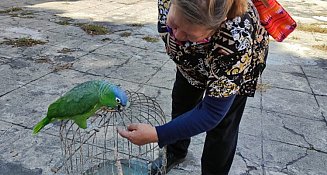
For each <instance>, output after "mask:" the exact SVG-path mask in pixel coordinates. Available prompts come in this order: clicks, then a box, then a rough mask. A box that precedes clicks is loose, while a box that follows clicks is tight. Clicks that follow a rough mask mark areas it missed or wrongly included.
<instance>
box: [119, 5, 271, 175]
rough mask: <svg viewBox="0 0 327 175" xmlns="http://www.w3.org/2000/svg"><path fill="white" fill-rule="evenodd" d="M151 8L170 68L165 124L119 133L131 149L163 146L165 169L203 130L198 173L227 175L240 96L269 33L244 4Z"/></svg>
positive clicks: (257, 69)
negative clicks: (169, 114) (171, 82)
mask: <svg viewBox="0 0 327 175" xmlns="http://www.w3.org/2000/svg"><path fill="white" fill-rule="evenodd" d="M158 7H159V22H158V30H159V33H160V34H161V36H162V38H163V40H164V42H165V44H166V50H167V54H168V55H169V56H170V58H171V59H172V60H173V61H174V62H175V63H176V66H177V73H176V80H175V83H174V87H173V91H172V120H171V121H170V122H168V123H166V124H164V125H162V126H156V127H152V126H150V125H147V124H131V125H130V126H128V129H127V130H120V131H119V132H120V134H121V135H122V136H123V137H125V138H127V139H129V140H130V141H131V142H132V143H134V144H137V145H143V144H146V143H150V142H158V144H159V146H160V147H163V146H165V145H167V170H168V171H169V170H170V169H171V168H173V167H174V166H175V165H177V164H178V163H180V162H182V161H183V160H184V158H185V156H186V154H187V148H188V146H189V144H190V137H192V136H194V135H197V134H199V133H202V132H207V135H206V140H205V144H204V149H203V154H202V158H201V169H202V174H205V175H207V174H215V175H216V174H228V172H229V169H230V167H231V164H232V161H233V158H234V154H235V150H236V144H237V138H238V128H239V123H240V120H241V117H242V114H243V110H244V107H245V104H246V99H247V97H248V96H254V93H255V89H256V84H257V80H258V77H259V75H260V74H261V72H262V71H263V69H264V67H265V60H266V57H267V53H268V34H267V32H266V30H265V29H264V28H263V27H262V26H261V24H260V21H259V15H258V14H257V11H256V9H255V7H254V5H253V4H252V2H250V1H247V0H173V1H171V2H170V1H169V0H159V1H158ZM160 163H161V160H160V158H159V159H158V160H156V161H155V162H154V163H153V165H155V166H153V167H152V168H153V171H154V172H155V171H156V166H157V165H158V167H160V166H161V165H160Z"/></svg>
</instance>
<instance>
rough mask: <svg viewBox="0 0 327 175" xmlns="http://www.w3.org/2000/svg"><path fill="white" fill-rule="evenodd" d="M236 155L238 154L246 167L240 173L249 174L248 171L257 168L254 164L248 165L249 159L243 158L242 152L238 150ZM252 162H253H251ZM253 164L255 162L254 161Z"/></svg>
mask: <svg viewBox="0 0 327 175" xmlns="http://www.w3.org/2000/svg"><path fill="white" fill-rule="evenodd" d="M236 155H238V156H240V157H241V158H242V160H243V162H244V163H245V166H246V168H247V170H245V173H242V175H243V174H244V175H247V174H251V173H250V172H251V171H253V170H257V167H255V166H251V165H248V162H247V161H249V160H248V159H247V158H245V157H244V156H243V155H242V153H241V152H240V151H238V152H236ZM253 163H254V162H253ZM254 164H255V163H254Z"/></svg>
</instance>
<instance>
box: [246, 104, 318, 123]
mask: <svg viewBox="0 0 327 175" xmlns="http://www.w3.org/2000/svg"><path fill="white" fill-rule="evenodd" d="M247 108H252V109H259V110H260V108H258V107H254V106H247ZM262 111H264V112H267V113H274V114H281V115H285V116H286V117H295V118H302V119H306V120H310V121H321V120H320V119H318V118H317V119H315V118H307V117H302V116H297V115H294V114H288V113H284V112H280V111H274V110H270V109H262Z"/></svg>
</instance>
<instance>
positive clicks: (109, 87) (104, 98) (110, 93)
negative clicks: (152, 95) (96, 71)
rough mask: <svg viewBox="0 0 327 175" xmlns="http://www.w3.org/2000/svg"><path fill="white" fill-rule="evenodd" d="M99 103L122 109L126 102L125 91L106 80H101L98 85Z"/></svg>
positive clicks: (117, 109) (110, 107)
mask: <svg viewBox="0 0 327 175" xmlns="http://www.w3.org/2000/svg"><path fill="white" fill-rule="evenodd" d="M99 92H100V103H101V104H102V105H103V106H105V107H107V108H109V109H114V110H116V111H122V110H123V107H125V106H126V105H127V103H128V97H127V95H126V92H125V91H124V90H123V89H121V88H120V87H118V86H116V85H113V84H111V83H109V82H107V81H105V80H104V81H101V83H100V86H99Z"/></svg>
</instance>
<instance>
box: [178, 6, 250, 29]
mask: <svg viewBox="0 0 327 175" xmlns="http://www.w3.org/2000/svg"><path fill="white" fill-rule="evenodd" d="M172 3H173V4H174V5H176V7H177V8H178V9H179V10H181V12H182V14H183V15H184V16H183V17H184V18H185V19H186V20H188V21H189V22H191V23H193V24H198V25H204V26H205V27H207V28H208V29H218V28H219V27H220V25H221V23H222V22H224V21H225V20H226V18H227V19H233V18H235V17H237V16H241V15H243V14H244V13H245V12H246V9H247V0H172Z"/></svg>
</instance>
